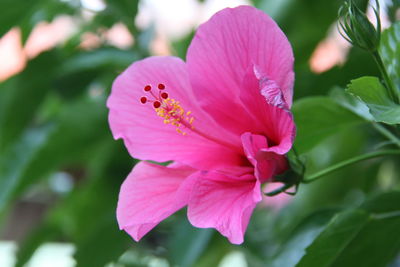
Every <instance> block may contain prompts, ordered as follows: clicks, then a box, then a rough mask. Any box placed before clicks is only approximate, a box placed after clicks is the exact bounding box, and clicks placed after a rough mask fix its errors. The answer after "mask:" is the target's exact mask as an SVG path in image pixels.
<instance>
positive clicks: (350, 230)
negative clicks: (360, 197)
mask: <svg viewBox="0 0 400 267" xmlns="http://www.w3.org/2000/svg"><path fill="white" fill-rule="evenodd" d="M393 201H395V202H393ZM399 201H400V192H397V191H396V192H390V193H385V194H382V195H380V196H376V197H374V198H372V199H370V200H368V201H366V202H365V203H364V204H363V205H361V206H360V208H358V209H355V210H351V211H345V212H342V213H339V214H337V215H336V216H335V217H334V218H333V219H332V220H331V222H330V223H329V224H328V225H327V226H326V228H325V229H324V231H323V232H322V233H321V234H320V235H319V236H318V237H317V238H316V239H315V240H314V242H313V243H312V244H311V245H310V246H309V247H308V248H307V249H306V255H305V256H304V257H303V258H302V259H301V261H300V262H299V263H298V264H297V265H296V266H297V267H306V266H307V267H313V266H315V267H317V266H318V267H328V266H329V267H347V266H349V267H350V266H363V267H381V266H382V267H384V266H387V265H388V264H389V263H390V262H391V261H392V260H393V258H394V257H395V256H396V254H397V253H398V252H399V250H400V233H399V231H398V230H397V229H399V227H400V206H399V205H398V203H399ZM394 203H396V204H394ZM366 255H368V256H367V257H366Z"/></svg>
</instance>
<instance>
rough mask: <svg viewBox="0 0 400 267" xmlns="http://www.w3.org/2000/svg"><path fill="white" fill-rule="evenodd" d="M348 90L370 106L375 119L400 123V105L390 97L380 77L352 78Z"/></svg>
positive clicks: (388, 122) (389, 122)
mask: <svg viewBox="0 0 400 267" xmlns="http://www.w3.org/2000/svg"><path fill="white" fill-rule="evenodd" d="M346 90H347V92H349V93H350V94H352V95H354V96H356V97H358V98H359V99H360V100H361V101H363V102H364V103H365V104H366V105H367V106H368V108H369V111H370V113H371V115H372V116H373V117H374V119H375V121H377V122H384V123H387V124H398V123H400V105H397V104H395V103H394V102H393V101H392V100H391V99H390V98H389V96H388V94H387V91H386V88H385V87H384V86H383V85H382V84H381V83H380V81H379V79H378V78H376V77H368V76H366V77H361V78H358V79H355V80H352V81H351V83H350V84H349V85H348V87H347V89H346Z"/></svg>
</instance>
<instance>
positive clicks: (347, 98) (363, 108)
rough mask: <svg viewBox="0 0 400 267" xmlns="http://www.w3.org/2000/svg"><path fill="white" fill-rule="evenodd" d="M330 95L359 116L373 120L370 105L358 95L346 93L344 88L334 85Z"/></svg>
mask: <svg viewBox="0 0 400 267" xmlns="http://www.w3.org/2000/svg"><path fill="white" fill-rule="evenodd" d="M329 96H330V97H331V98H332V99H333V100H335V102H336V103H338V104H339V105H341V106H343V107H345V108H347V109H348V110H351V111H352V112H354V113H355V114H357V115H358V116H360V117H362V118H364V119H366V120H368V121H373V120H374V118H373V117H372V115H371V113H369V109H368V106H367V105H366V104H365V103H363V102H361V101H360V100H359V99H358V98H357V97H355V96H353V95H351V94H348V93H346V91H345V90H344V89H343V88H340V87H334V88H332V89H331V90H330V91H329Z"/></svg>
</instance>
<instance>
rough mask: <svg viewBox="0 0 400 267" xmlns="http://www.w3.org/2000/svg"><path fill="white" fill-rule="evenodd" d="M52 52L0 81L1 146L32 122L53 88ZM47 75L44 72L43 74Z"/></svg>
mask: <svg viewBox="0 0 400 267" xmlns="http://www.w3.org/2000/svg"><path fill="white" fill-rule="evenodd" d="M58 64H59V55H58V53H56V52H55V51H52V52H48V53H44V54H41V55H40V56H38V57H37V58H35V59H34V60H32V61H30V62H29V63H28V66H27V68H26V69H25V70H24V71H23V72H22V73H21V74H19V75H17V76H15V77H13V78H11V79H9V80H7V81H5V82H4V83H2V84H0V129H1V131H0V149H2V148H5V147H6V146H7V145H9V144H10V143H11V142H12V141H13V140H15V138H17V137H18V136H19V135H20V134H21V132H22V131H23V130H24V128H25V127H26V126H27V125H28V124H29V123H31V122H32V120H33V119H34V116H35V112H36V110H37V109H38V108H39V107H40V105H41V103H42V102H43V100H44V99H45V97H46V95H47V93H48V92H49V91H50V90H51V89H52V79H53V77H54V76H53V75H54V66H57V65H58ZM44 73H45V74H46V75H43V74H44Z"/></svg>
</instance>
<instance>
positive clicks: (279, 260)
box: [267, 210, 334, 267]
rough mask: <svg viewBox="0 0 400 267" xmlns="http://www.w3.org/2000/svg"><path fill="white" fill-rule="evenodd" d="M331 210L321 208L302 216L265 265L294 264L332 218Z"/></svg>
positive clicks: (279, 266)
mask: <svg viewBox="0 0 400 267" xmlns="http://www.w3.org/2000/svg"><path fill="white" fill-rule="evenodd" d="M333 212H334V210H322V211H319V212H314V213H312V214H311V215H309V216H307V217H306V218H304V219H303V220H302V221H301V222H300V223H299V224H298V225H297V226H296V228H295V229H294V230H292V231H291V232H290V235H289V236H288V240H287V241H286V242H285V243H284V244H283V246H282V247H281V248H280V250H279V251H278V253H277V255H275V257H274V258H273V261H272V262H271V263H269V264H267V266H272V267H281V266H294V265H295V264H296V263H297V262H298V261H299V260H300V259H301V257H302V256H303V255H304V250H305V248H306V247H307V246H309V245H310V244H311V243H312V242H313V240H314V239H315V237H317V236H318V235H319V234H320V233H321V231H322V230H323V229H324V226H325V225H326V224H327V223H328V222H329V220H330V219H331V218H332V216H333Z"/></svg>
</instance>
